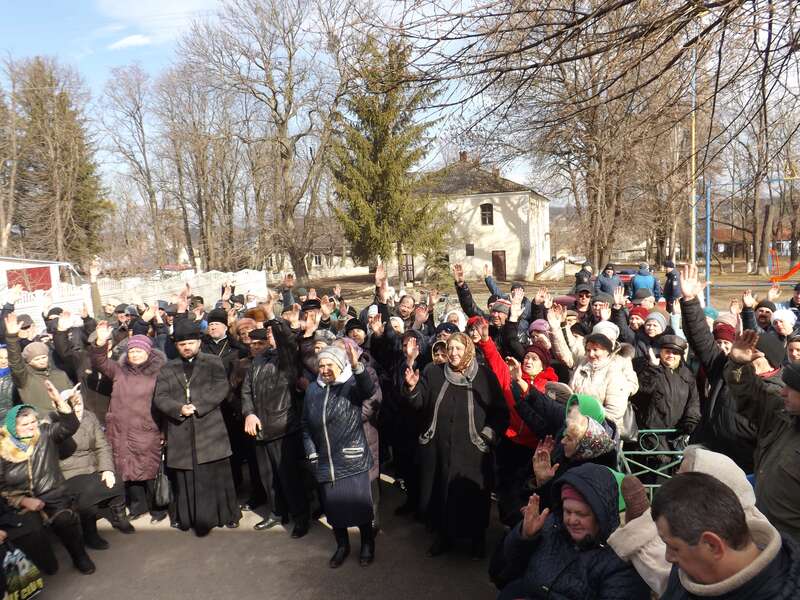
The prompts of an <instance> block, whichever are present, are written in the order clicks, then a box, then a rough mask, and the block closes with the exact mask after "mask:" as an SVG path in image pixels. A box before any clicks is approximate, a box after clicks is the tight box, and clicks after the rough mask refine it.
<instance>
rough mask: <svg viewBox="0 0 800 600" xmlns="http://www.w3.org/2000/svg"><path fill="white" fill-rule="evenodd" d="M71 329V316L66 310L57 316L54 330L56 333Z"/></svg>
mask: <svg viewBox="0 0 800 600" xmlns="http://www.w3.org/2000/svg"><path fill="white" fill-rule="evenodd" d="M71 327H72V314H70V312H69V311H68V310H64V311H62V312H61V314H60V315H58V324H57V325H56V329H57V330H58V331H69V329H70V328H71Z"/></svg>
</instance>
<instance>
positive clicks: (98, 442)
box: [59, 392, 135, 550]
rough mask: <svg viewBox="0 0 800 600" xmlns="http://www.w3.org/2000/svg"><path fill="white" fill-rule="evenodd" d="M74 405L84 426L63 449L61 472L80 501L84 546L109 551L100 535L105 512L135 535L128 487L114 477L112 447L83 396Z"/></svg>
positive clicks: (63, 445) (77, 396)
mask: <svg viewBox="0 0 800 600" xmlns="http://www.w3.org/2000/svg"><path fill="white" fill-rule="evenodd" d="M70 403H71V404H72V410H73V411H74V412H75V416H76V417H78V420H79V421H80V422H81V426H80V427H79V428H78V431H76V432H75V433H74V434H73V436H72V437H71V438H69V439H68V440H64V442H62V443H61V445H60V446H59V453H60V455H61V461H60V466H61V472H62V473H63V475H64V478H65V479H66V489H67V490H68V491H69V492H70V493H71V494H72V495H73V496H74V497H75V498H76V500H77V505H78V506H77V508H78V512H79V515H80V519H81V528H82V529H83V541H84V543H85V544H86V546H87V547H89V548H92V549H93V550H105V549H106V548H108V542H107V541H106V540H104V539H103V538H102V537H100V534H99V533H98V532H97V517H98V515H99V513H100V511H101V510H104V511H106V516H108V520H109V521H110V522H111V524H112V525H113V526H114V527H115V528H116V529H118V530H119V531H121V532H122V533H133V532H134V531H135V530H134V528H133V525H131V524H130V522H129V521H128V516H127V515H126V514H125V487H124V486H123V484H122V482H121V481H118V480H117V477H116V475H115V474H114V461H113V459H112V457H111V447H110V446H109V445H108V442H107V441H106V436H105V435H103V430H102V429H101V428H100V423H99V422H98V420H97V417H96V416H95V414H94V413H93V412H91V411H89V410H86V409H85V408H84V405H83V398H82V396H81V394H80V392H77V393H76V394H75V395H73V397H72V398H71V400H70Z"/></svg>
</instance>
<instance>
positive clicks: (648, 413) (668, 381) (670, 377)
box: [631, 358, 700, 435]
mask: <svg viewBox="0 0 800 600" xmlns="http://www.w3.org/2000/svg"><path fill="white" fill-rule="evenodd" d="M633 368H634V370H635V371H636V373H637V374H638V376H639V391H638V392H637V393H636V394H635V395H634V396H633V398H632V399H631V401H632V402H633V408H634V410H635V412H636V422H637V424H638V425H639V427H640V428H642V429H677V430H678V434H679V435H687V434H690V433H692V431H694V428H695V427H696V426H697V424H698V423H699V422H700V398H699V396H698V393H697V382H696V381H695V378H694V375H693V374H692V372H691V371H690V370H689V367H687V366H686V364H685V363H684V362H683V359H681V362H680V366H678V368H677V369H675V370H672V369H670V368H668V367H665V366H664V365H662V364H659V365H658V366H653V365H652V364H650V360H649V359H647V358H637V359H636V360H634V361H633Z"/></svg>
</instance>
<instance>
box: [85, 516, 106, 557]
mask: <svg viewBox="0 0 800 600" xmlns="http://www.w3.org/2000/svg"><path fill="white" fill-rule="evenodd" d="M81 529H82V530H83V543H84V544H86V547H87V548H91V549H92V550H107V549H108V542H107V541H106V540H104V539H103V538H101V537H100V534H99V533H97V515H95V514H94V513H93V512H92V513H81Z"/></svg>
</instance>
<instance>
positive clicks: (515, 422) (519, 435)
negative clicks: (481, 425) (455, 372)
mask: <svg viewBox="0 0 800 600" xmlns="http://www.w3.org/2000/svg"><path fill="white" fill-rule="evenodd" d="M478 346H479V347H480V348H481V350H483V355H484V357H485V358H486V364H488V365H489V368H490V369H491V370H492V372H493V373H494V375H495V377H497V381H498V383H499V384H500V389H502V390H503V398H504V399H505V401H506V406H507V408H508V416H509V422H508V428H507V429H506V431H505V436H506V437H507V438H508V439H509V440H511V441H512V442H514V443H517V444H521V445H522V446H527V447H528V448H533V449H536V445H537V444H538V443H539V440H538V438H537V437H536V435H535V434H534V433H533V432H531V430H530V429H529V428H528V427H527V426H526V425H525V422H524V421H523V420H522V417H520V416H519V414H518V413H517V409H516V402H515V401H514V394H513V393H512V391H511V383H512V382H511V372H510V371H509V369H508V365H507V364H506V362H505V361H504V360H503V357H501V356H500V353H499V352H498V351H497V347H496V346H495V345H494V342H493V341H492V340H486V341H481V342H478ZM548 381H558V377H556V374H555V372H554V371H553V369H551V368H550V367H547V368H546V369H545V370H544V371H542V372H541V373H539V374H538V375H536V377H535V378H534V380H533V385H534V386H535V387H536V389H538V390H539V391H540V392H543V391H544V386H545V384H546V383H547V382H548Z"/></svg>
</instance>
